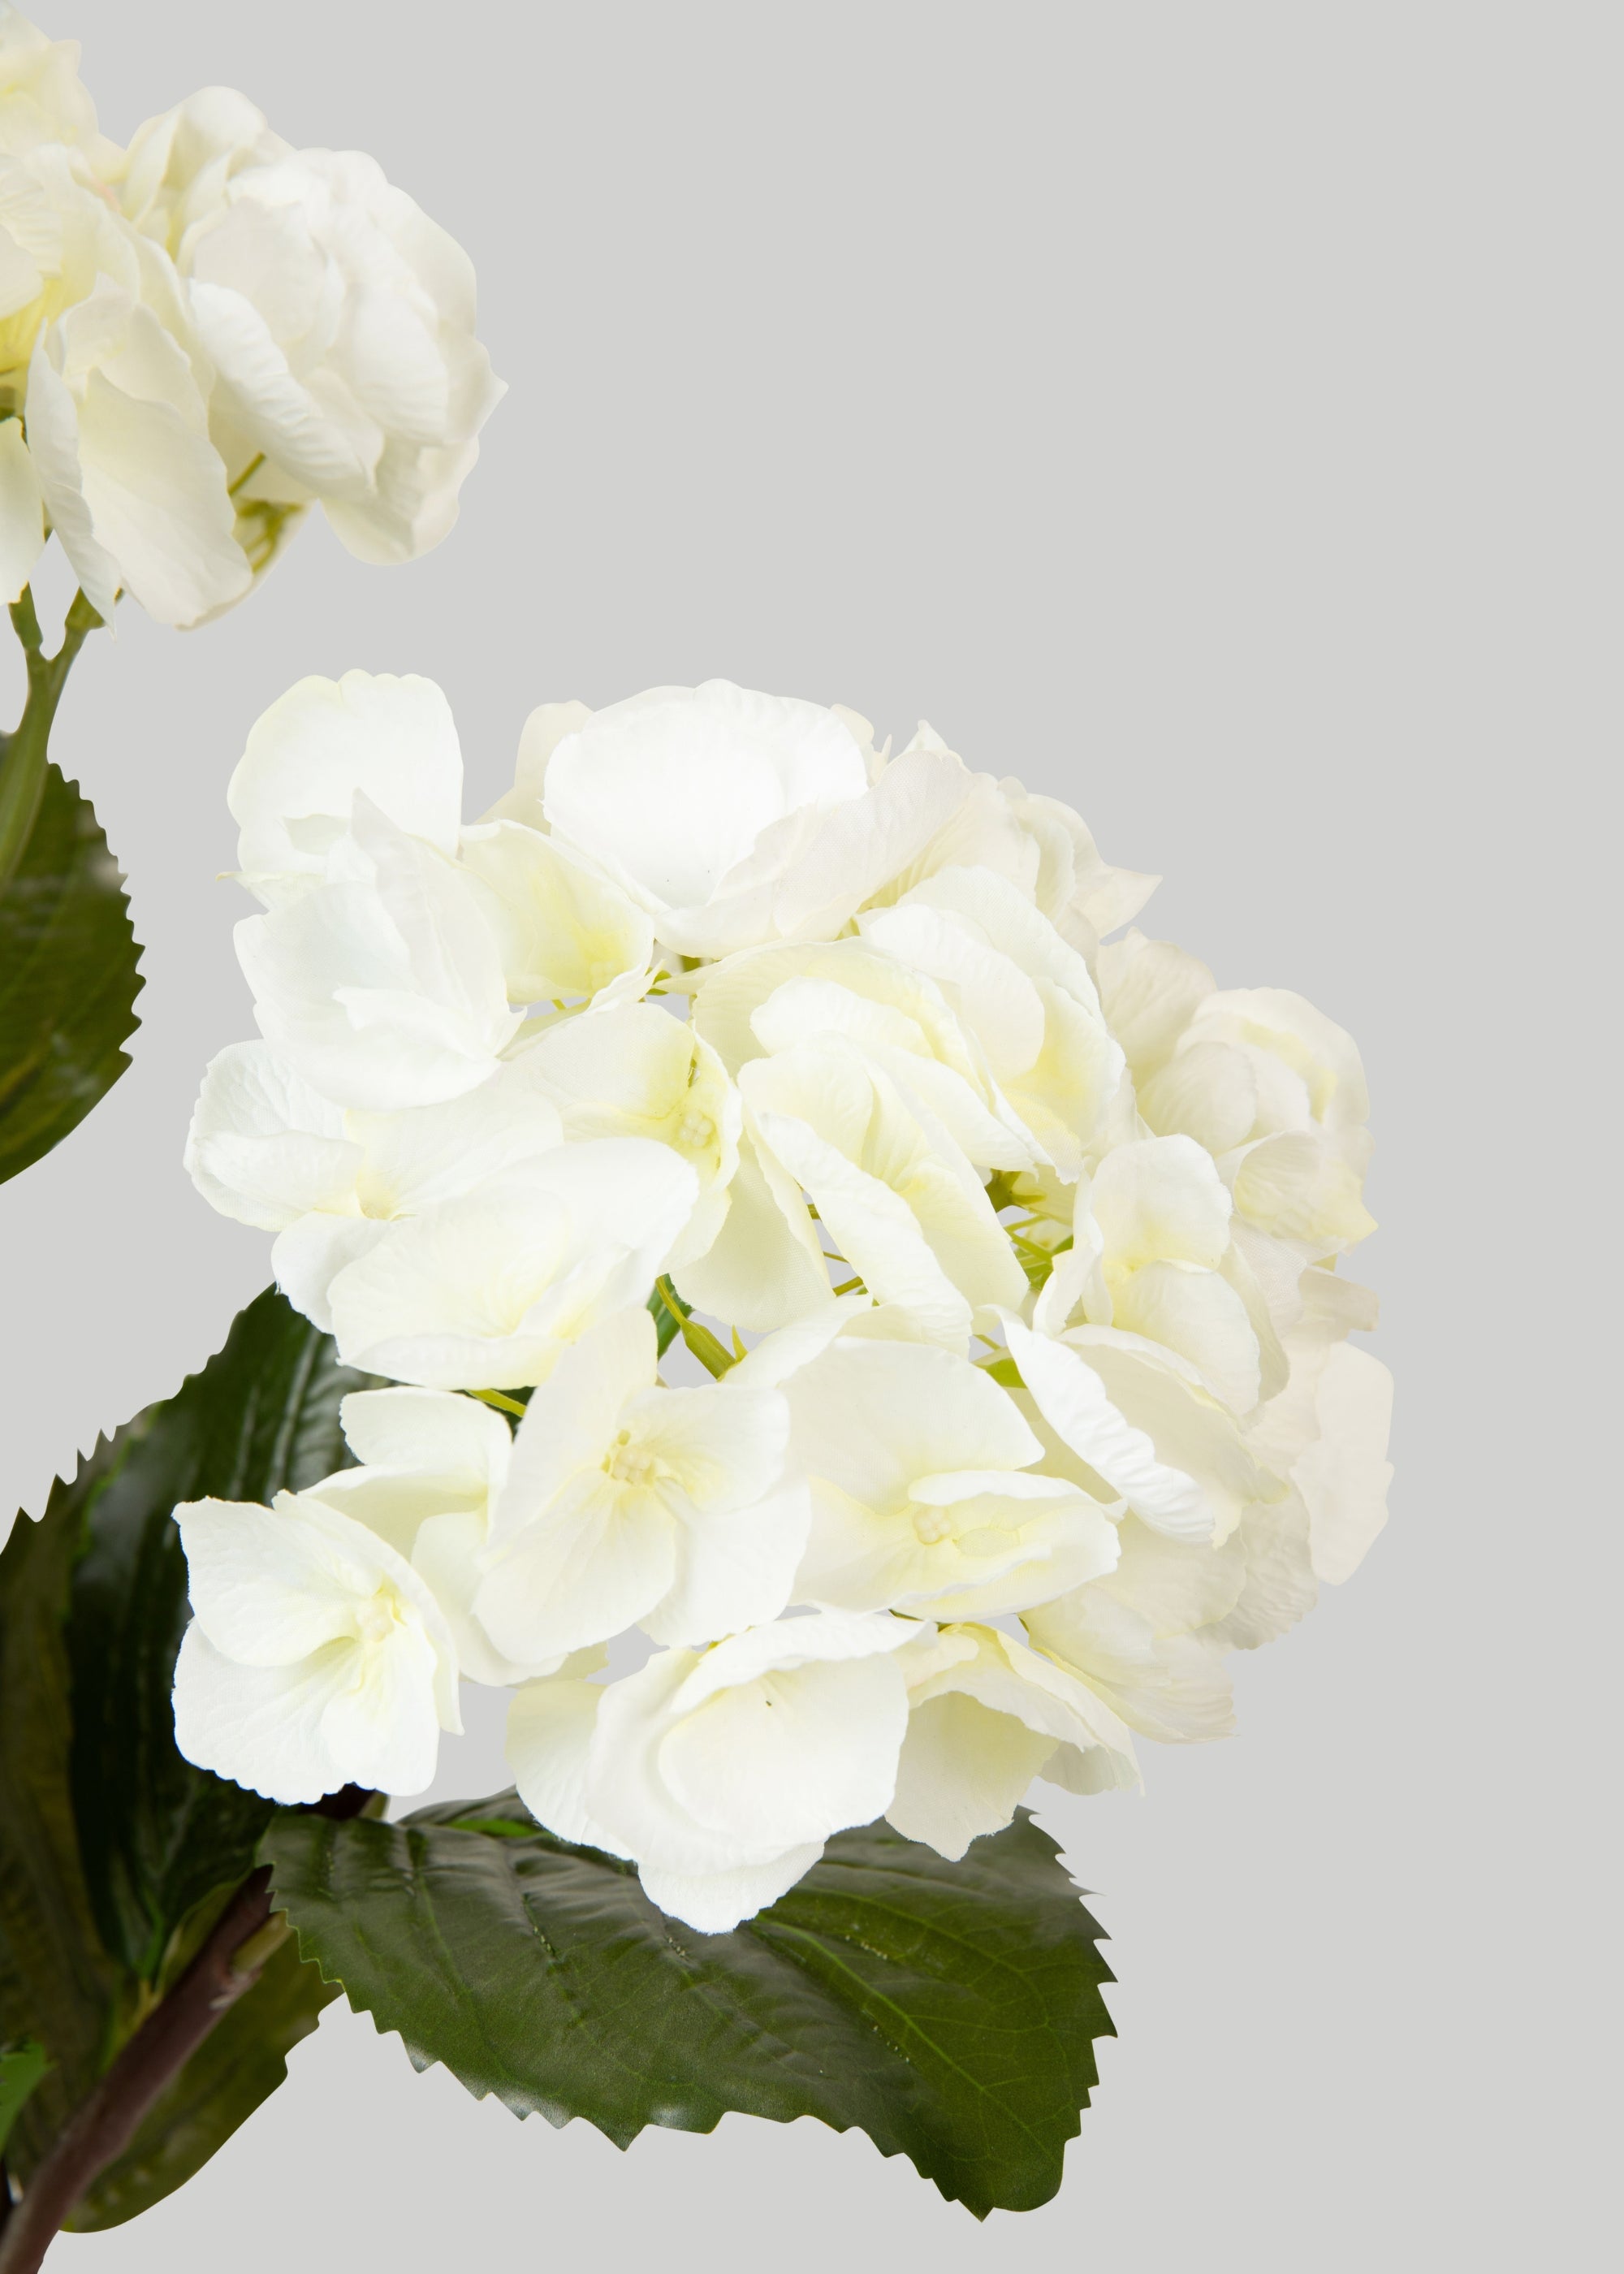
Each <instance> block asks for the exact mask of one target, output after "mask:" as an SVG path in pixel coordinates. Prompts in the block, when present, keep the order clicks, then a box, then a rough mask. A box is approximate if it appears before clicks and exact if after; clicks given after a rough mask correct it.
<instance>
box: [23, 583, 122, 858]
mask: <svg viewBox="0 0 1624 2274" xmlns="http://www.w3.org/2000/svg"><path fill="white" fill-rule="evenodd" d="M11 622H12V624H13V626H14V627H15V629H16V632H17V636H18V638H19V640H20V641H21V642H22V647H23V655H24V658H25V659H26V663H27V666H28V699H27V701H26V704H24V705H23V715H22V717H21V718H20V719H19V720H18V722H17V727H16V729H15V731H14V732H13V733H11V734H4V735H0V892H4V889H5V887H6V886H7V885H9V884H10V883H11V878H12V877H14V876H15V875H16V873H17V868H18V863H19V862H20V861H21V859H22V857H23V855H24V853H25V851H26V848H27V844H28V840H29V838H30V837H31V836H32V835H33V833H34V821H35V819H36V818H37V817H38V814H39V810H40V800H41V797H42V796H43V795H44V794H45V766H46V760H47V757H48V756H49V742H50V730H51V722H52V720H53V719H55V718H56V705H57V704H58V703H59V702H60V701H61V700H62V690H63V689H64V687H65V686H66V685H67V681H68V674H69V672H70V671H71V670H72V668H73V659H74V658H75V656H77V655H78V653H79V650H80V648H82V647H83V646H84V644H85V642H86V638H87V637H88V636H89V635H90V634H91V633H92V632H94V631H95V630H97V629H99V628H100V626H101V623H102V618H101V617H100V616H99V615H98V614H96V612H95V610H94V608H93V607H92V606H91V605H90V603H89V601H88V600H87V599H86V598H85V595H84V594H83V592H76V593H75V594H74V595H73V604H72V606H71V607H70V608H69V610H68V613H67V617H66V620H65V621H64V624H63V628H62V645H61V646H60V647H59V648H58V649H57V650H56V654H55V655H47V654H46V652H45V643H44V638H43V636H42V635H41V630H40V620H39V617H38V616H37V615H36V614H35V613H34V594H33V593H32V592H31V591H29V589H28V587H27V586H26V585H25V586H24V587H23V592H22V597H21V599H17V600H13V601H12V603H11Z"/></svg>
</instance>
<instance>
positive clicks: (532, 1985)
mask: <svg viewBox="0 0 1624 2274" xmlns="http://www.w3.org/2000/svg"><path fill="white" fill-rule="evenodd" d="M525 1821H526V1818H525V1811H524V1810H523V1807H522V1805H521V1804H520V1803H519V1802H518V1800H517V1798H516V1796H515V1795H514V1794H512V1793H506V1794H499V1795H498V1796H495V1797H494V1798H492V1799H490V1800H486V1801H467V1802H462V1803H453V1804H452V1805H451V1806H449V1807H445V1808H429V1809H424V1810H420V1811H418V1812H417V1814H416V1815H415V1816H412V1817H410V1818H407V1819H406V1821H405V1822H403V1823H401V1824H384V1823H380V1822H368V1821H357V1822H352V1823H347V1824H335V1823H332V1822H329V1821H326V1820H324V1819H321V1818H316V1817H311V1816H298V1815H293V1814H289V1813H285V1812H279V1813H278V1814H277V1815H276V1816H275V1817H274V1818H273V1819H272V1821H271V1825H270V1827H269V1829H268V1830H267V1834H266V1836H265V1839H264V1841H263V1842H262V1843H261V1847H260V1851H259V1852H260V1855H261V1856H262V1857H263V1858H264V1860H265V1861H267V1862H268V1863H269V1864H271V1865H272V1867H273V1871H274V1889H275V1900H276V1901H277V1903H278V1905H279V1906H281V1907H282V1908H284V1909H286V1910H287V1912H288V1915H289V1917H290V1918H291V1920H292V1922H293V1924H294V1927H295V1928H296V1930H297V1934H298V1937H299V1945H300V1947H301V1949H302V1950H303V1951H304V1952H305V1954H306V1955H307V1956H309V1957H312V1958H314V1959H315V1960H317V1962H319V1963H320V1967H321V1970H322V1972H323V1974H324V1975H325V1976H327V1978H328V1979H329V1980H335V1981H338V1982H342V1984H343V1986H344V1988H345V1990H346V1991H347V1992H348V1993H349V1997H350V2004H351V2005H352V2006H355V2007H358V2008H360V2009H361V2010H363V2011H365V2012H368V2013H370V2014H372V2017H373V2019H374V2021H375V2022H376V2023H377V2026H378V2027H379V2028H380V2029H395V2030H398V2031H399V2032H400V2034H401V2036H402V2038H403V2039H404V2040H405V2044H406V2049H407V2051H408V2052H409V2053H410V2056H411V2059H412V2060H413V2061H414V2062H415V2063H416V2065H417V2067H419V2068H425V2067H429V2066H430V2065H431V2064H432V2063H433V2062H435V2061H441V2062H443V2063H444V2064H445V2066H446V2067H447V2068H449V2069H450V2070H451V2071H452V2073H453V2074H455V2076H457V2077H458V2078H459V2079H460V2080H461V2081H462V2083H463V2084H465V2085H466V2086H467V2087H468V2089H469V2090H470V2092H473V2093H475V2094H477V2095H479V2096H481V2097H483V2096H484V2095H485V2094H487V2093H494V2094H495V2095H496V2096H497V2097H499V2098H500V2100H502V2101H504V2102H505V2103H506V2105H508V2107H509V2108H511V2109H512V2110H514V2112H515V2113H516V2114H518V2115H521V2116H523V2115H529V2114H530V2113H532V2112H538V2113H540V2114H542V2115H544V2116H545V2117H547V2118H548V2119H549V2120H550V2121H552V2122H553V2123H554V2124H563V2123H566V2122H568V2120H569V2119H570V2118H571V2117H574V2116H584V2117H586V2118H587V2119H588V2120H590V2122H591V2123H593V2124H596V2125H597V2126H598V2128H599V2129H600V2130H601V2131H603V2132H605V2133H606V2134H607V2135H608V2136H609V2137H610V2138H611V2139H612V2140H613V2141H615V2142H617V2143H618V2144H619V2145H620V2146H622V2147H624V2146H625V2145H627V2143H628V2142H629V2141H631V2140H633V2139H634V2138H635V2136H636V2135H637V2134H638V2133H639V2132H640V2131H641V2130H642V2129H643V2127H644V2126H645V2125H648V2124H665V2125H671V2126H673V2127H676V2128H678V2129H680V2130H683V2131H692V2132H708V2131H710V2130H711V2129H712V2127H714V2126H715V2125H716V2124H717V2123H718V2120H720V2118H721V2117H722V2116H723V2115H725V2114H726V2112H728V2111H729V2110H730V2109H741V2110H744V2111H746V2112H748V2113H750V2114H752V2115H756V2116H764V2117H768V2118H771V2119H772V2120H775V2121H778V2122H787V2121H788V2120H790V2119H792V2118H793V2117H797V2116H804V2115H812V2116H817V2117H821V2118H822V2119H823V2121H824V2122H825V2123H826V2124H829V2125H831V2126H832V2127H834V2128H835V2129H836V2130H837V2131H845V2130H846V2129H848V2128H849V2127H852V2126H853V2125H855V2126H858V2127H861V2129H862V2130H863V2131H865V2132H866V2133H867V2134H868V2136H869V2138H870V2139H871V2140H873V2142H875V2144H876V2147H877V2148H878V2149H879V2150H880V2151H881V2153H882V2154H883V2155H887V2156H893V2155H898V2154H902V2155H906V2156H908V2157H911V2158H912V2160H913V2161H914V2164H915V2165H917V2166H918V2168H919V2170H920V2171H921V2172H922V2173H923V2174H924V2175H925V2177H926V2178H928V2179H930V2180H935V2182H936V2186H937V2187H939V2188H940V2189H941V2191H942V2193H943V2194H944V2195H946V2196H947V2197H948V2198H949V2199H950V2200H958V2201H961V2202H964V2203H965V2204H966V2206H967V2207H968V2208H969V2209H970V2210H972V2211H974V2213H975V2215H976V2216H977V2217H978V2218H982V2217H984V2216H985V2215H986V2213H987V2212H988V2211H989V2210H993V2209H995V2208H1002V2209H1004V2210H1029V2209H1031V2208H1033V2207H1034V2205H1036V2204H1038V2203H1041V2202H1047V2201H1048V2200H1049V2197H1050V2196H1051V2195H1053V2194H1054V2193H1055V2190H1056V2187H1058V2186H1059V2184H1060V2178H1061V2168H1062V2160H1063V2155H1064V2147H1065V2143H1066V2142H1067V2141H1068V2140H1069V2139H1071V2138H1072V2137H1073V2136H1074V2135H1075V2134H1076V2133H1077V2131H1078V2129H1079V2110H1080V2109H1081V2108H1083V2107H1084V2106H1085V2105H1086V2103H1087V2099H1088V2095H1089V2092H1090V2090H1091V2089H1092V2087H1093V2086H1094V2082H1095V2081H1096V2072H1095V2068H1094V2039H1095V2038H1097V2037H1103V2036H1107V2035H1109V2034H1110V2033H1111V2022H1110V2017H1109V2014H1107V2012H1106V2009H1105V2005H1104V2001H1103V1999H1102V1998H1101V1994H1100V1985H1101V1983H1103V1982H1108V1981H1109V1980H1110V1978H1111V1977H1110V1974H1109V1969H1107V1967H1106V1965H1105V1963H1104V1961H1103V1960H1102V1959H1101V1956H1100V1954H1099V1950H1098V1947H1097V1939H1098V1936H1099V1929H1098V1927H1097V1926H1096V1925H1095V1924H1094V1921H1093V1920H1092V1919H1091V1918H1090V1917H1089V1916H1088V1914H1087V1912H1086V1910H1085V1909H1083V1907H1082V1904H1081V1903H1080V1902H1079V1900H1078V1893H1077V1890H1076V1888H1075V1887H1074V1886H1072V1884H1071V1880H1070V1879H1068V1877H1067V1876H1066V1874H1065V1872H1064V1870H1063V1869H1062V1868H1061V1866H1060V1864H1059V1863H1058V1861H1057V1860H1056V1848H1055V1844H1054V1842H1053V1841H1051V1840H1050V1839H1049V1838H1048V1836H1047V1835H1046V1834H1043V1833H1041V1832H1040V1831H1039V1830H1038V1828H1037V1826H1035V1825H1034V1823H1033V1822H1032V1820H1031V1818H1030V1817H1029V1816H1027V1815H1026V1812H1025V1811H1021V1813H1020V1814H1019V1817H1018V1818H1017V1820H1016V1822H1015V1823H1013V1824H1012V1825H1011V1826H1009V1828H1008V1829H1007V1830H1006V1831H1004V1832H1000V1833H996V1834H993V1835H991V1836H990V1837H989V1838H987V1839H983V1840H978V1841H976V1842H975V1843H974V1846H973V1847H972V1849H970V1852H969V1854H968V1855H967V1856H966V1857H965V1858H964V1860H963V1861H962V1862H961V1863H958V1864H947V1863H944V1861H943V1860H942V1858H941V1857H940V1856H937V1855H936V1854H935V1853H934V1852H933V1851H932V1850H931V1849H927V1848H921V1847H918V1846H915V1845H914V1842H912V1841H907V1840H904V1839H903V1838H902V1837H901V1836H900V1834H898V1833H895V1832H893V1831H891V1828H890V1826H887V1825H884V1824H876V1825H871V1826H868V1829H867V1830H865V1831H861V1832H846V1833H841V1834H838V1836H837V1837H836V1838H835V1839H833V1840H831V1841H830V1843H829V1847H828V1849H827V1852H826V1853H825V1855H824V1857H823V1861H822V1862H821V1863H820V1864H816V1865H815V1866H814V1868H813V1869H812V1870H811V1871H809V1872H808V1874H807V1876H806V1878H805V1879H802V1880H801V1883H800V1884H799V1886H795V1887H793V1888H792V1889H791V1891H790V1893H789V1894H787V1895H786V1896H784V1897H783V1898H782V1899H781V1900H780V1901H778V1902H777V1903H774V1904H773V1905H772V1907H771V1909H769V1910H766V1911H763V1912H762V1913H761V1914H760V1916H757V1917H756V1918H754V1919H752V1920H750V1921H748V1923H747V1924H745V1925H744V1926H741V1927H740V1928H739V1929H737V1930H736V1931H734V1932H733V1933H732V1934H726V1935H703V1934H698V1933H695V1931H693V1930H692V1929H690V1928H688V1927H685V1926H683V1925H682V1924H680V1922H679V1921H677V1920H675V1919H671V1918H667V1917H666V1916H665V1915H664V1914H663V1913H661V1912H660V1911H658V1910H657V1909H655V1908H654V1906H653V1904H652V1903H650V1901H649V1900H648V1898H647V1897H646V1896H645V1895H644V1894H643V1890H642V1888H641V1887H640V1886H639V1885H638V1882H637V1879H636V1877H635V1873H634V1872H633V1871H632V1870H631V1868H630V1866H629V1865H628V1864H620V1863H617V1862H616V1861H614V1860H613V1858H612V1857H610V1856H603V1855H599V1854H598V1852H597V1851H596V1850H595V1849H587V1848H576V1847H571V1846H569V1845H568V1843H567V1842H565V1841H560V1840H555V1839H554V1838H553V1836H552V1835H551V1834H549V1833H546V1832H544V1831H541V1830H540V1829H539V1828H536V1827H532V1828H530V1829H529V1830H528V1831H527V1832H526V1831H522V1830H521V1829H520V1827H521V1826H523V1825H524V1823H525Z"/></svg>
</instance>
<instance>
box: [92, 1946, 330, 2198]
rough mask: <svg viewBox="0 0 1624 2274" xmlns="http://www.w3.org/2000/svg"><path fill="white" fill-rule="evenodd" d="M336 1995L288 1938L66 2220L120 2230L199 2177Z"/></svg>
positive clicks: (268, 2091) (265, 2096) (276, 2080)
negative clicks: (292, 2049)
mask: <svg viewBox="0 0 1624 2274" xmlns="http://www.w3.org/2000/svg"><path fill="white" fill-rule="evenodd" d="M337 1995H338V1991H337V1988H336V1986H335V1985H334V1984H328V1983H326V1982H324V1981H323V1980H322V1978H321V1974H320V1969H319V1968H317V1967H315V1966H312V1965H308V1964H306V1963H305V1962H304V1961H303V1960H302V1959H301V1958H300V1956H299V1954H298V1951H297V1948H296V1947H295V1946H294V1944H293V1942H292V1940H291V1939H289V1941H287V1942H286V1943H284V1944H283V1945H282V1948H281V1949H280V1950H279V1951H277V1952H276V1953H275V1954H274V1956H273V1957H272V1958H271V1959H270V1960H269V1962H267V1966H266V1969H265V1971H264V1973H263V1974H262V1975H261V1976H260V1977H259V1981H258V1982H257V1983H255V1984H254V1986H253V1988H252V1990H250V1991H249V1992H247V1993H246V1995H245V1996H244V1997H242V1998H240V1999H238V2000H237V2004H236V2005H235V2006H233V2007H231V2008H230V2009H229V2012H228V2013H227V2014H226V2015H225V2017H224V2019H223V2020H222V2022H220V2023H219V2025H218V2027H217V2028H215V2029H213V2030H212V2031H211V2032H210V2034H209V2035H208V2036H207V2037H205V2039H204V2040H203V2043H202V2044H200V2045H199V2048H198V2050H197V2052H195V2053H193V2055H192V2059H190V2060H189V2061H188V2062H187V2063H186V2066H185V2067H184V2069H182V2071H181V2073H180V2074H179V2075H178V2076H177V2078H176V2079H175V2082H173V2083H172V2084H171V2085H170V2086H169V2090H167V2091H166V2092H165V2093H163V2094H162V2096H161V2097H160V2098H159V2099H158V2100H157V2101H156V2102H154V2105H153V2106H152V2107H151V2108H150V2109H149V2110H148V2111H147V2115H146V2117H145V2119H144V2120H143V2121H142V2123H141V2126H140V2128H139V2131H138V2132H137V2133H136V2135H135V2137H134V2139H133V2140H132V2142H130V2145H129V2147H128V2148H126V2149H125V2150H124V2154H123V2155H122V2156H121V2157H119V2158H118V2160H117V2163H115V2164H110V2165H109V2166H108V2168H107V2170H106V2171H105V2172H102V2176H101V2178H100V2179H99V2180H97V2181H96V2183H95V2185H94V2187H92V2188H91V2189H90V2191H89V2193H88V2194H87V2195H84V2196H82V2197H81V2198H80V2201H79V2205H78V2207H77V2209H76V2210H74V2212H73V2215H72V2217H71V2218H70V2219H69V2221H68V2225H69V2227H70V2228H71V2231H72V2232H73V2233H78V2234H85V2233H95V2232H97V2231H99V2230H100V2229H101V2228H102V2227H107V2226H118V2225H122V2223H123V2222H124V2220H125V2219H127V2218H134V2217H135V2215H136V2213H137V2212H138V2211H143V2210H147V2209H149V2208H150V2206H151V2205H152V2204H154V2203H155V2202H162V2199H163V2197H164V2196H165V2195H172V2194H173V2193H174V2191H175V2189H176V2188H177V2187H180V2186H182V2185H183V2184H184V2181H186V2180H189V2179H190V2178H191V2177H192V2173H193V2172H198V2171H200V2170H201V2169H202V2167H203V2165H205V2164H207V2161H208V2159H209V2157H211V2156H212V2155H213V2154H214V2150H216V2149H217V2148H220V2147H222V2146H223V2145H224V2143H225V2142H226V2141H228V2140H229V2138H230V2136H231V2135H232V2133H233V2132H235V2131H236V2130H237V2127H238V2126H239V2125H240V2124H243V2123H245V2122H246V2121H247V2120H248V2118H249V2117H251V2116H252V2114H253V2112H254V2110H255V2109H256V2108H258V2106H259V2103H260V2102H261V2101H262V2100H267V2099H269V2097H270V2096H271V2094H272V2093H273V2092H274V2091H275V2090H276V2088H277V2086H278V2085H279V2084H280V2083H281V2082H282V2079H283V2077H284V2076H286V2074H287V2073H288V2061H287V2056H288V2053H289V2051H290V2049H291V2048H292V2047H293V2046H294V2045H296V2044H297V2043H298V2041H299V2039H300V2038H301V2037H308V2036H309V2034H310V2032H311V2030H312V2029H314V2028H315V2026H316V2019H317V2016H318V2015H319V2014H320V2011H321V2008H322V2007H324V2006H326V2005H327V2004H329V2003H330V2001H331V2000H332V1999H335V1998H336V1997H337Z"/></svg>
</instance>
